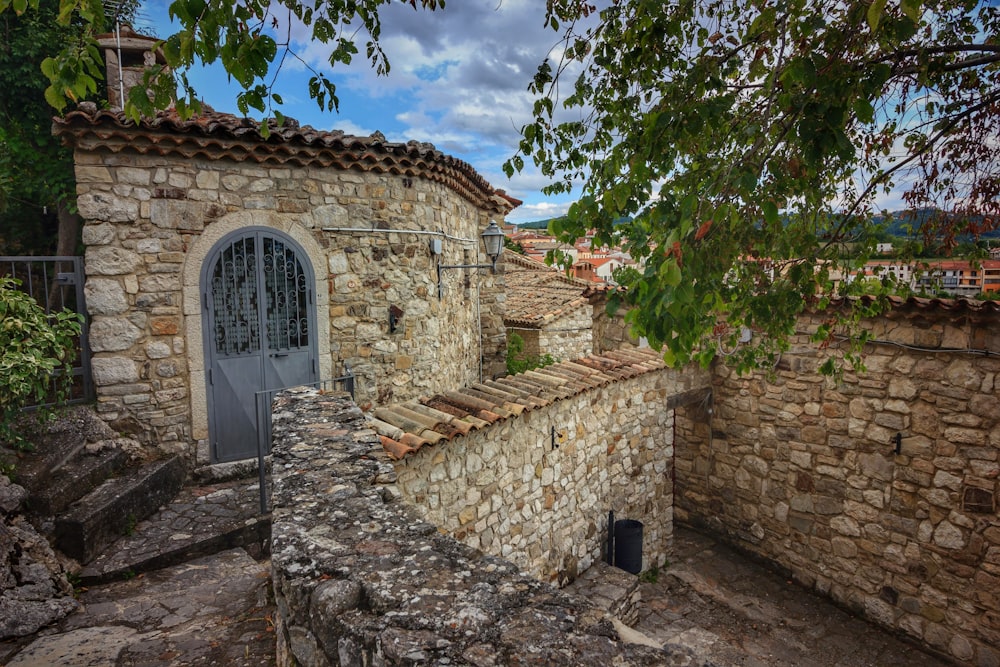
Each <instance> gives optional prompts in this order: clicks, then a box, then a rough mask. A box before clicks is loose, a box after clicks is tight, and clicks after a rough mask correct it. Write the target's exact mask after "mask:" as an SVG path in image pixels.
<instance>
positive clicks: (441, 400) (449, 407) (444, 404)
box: [427, 394, 492, 428]
mask: <svg viewBox="0 0 1000 667" xmlns="http://www.w3.org/2000/svg"><path fill="white" fill-rule="evenodd" d="M427 404H428V405H429V406H430V407H432V408H435V409H437V410H441V411H442V412H451V413H452V414H454V415H455V416H456V417H457V418H459V419H462V420H465V421H467V422H469V423H471V424H474V425H475V426H476V428H486V427H487V426H489V425H490V424H491V423H492V422H491V421H490V420H487V419H481V418H480V417H479V416H478V415H474V414H472V413H471V412H470V411H469V410H468V409H466V408H465V407H463V406H459V405H454V404H453V403H451V402H450V401H448V400H447V399H446V398H445V397H444V396H441V395H440V394H438V395H435V396H434V398H433V399H431V400H430V401H428V402H427ZM476 412H477V413H478V412H479V411H478V410H477V411H476Z"/></svg>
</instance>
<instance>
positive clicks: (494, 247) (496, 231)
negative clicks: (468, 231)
mask: <svg viewBox="0 0 1000 667" xmlns="http://www.w3.org/2000/svg"><path fill="white" fill-rule="evenodd" d="M480 236H481V237H482V239H483V246H484V247H485V248H486V256H487V257H489V258H490V263H489V264H438V267H437V273H438V299H441V298H442V297H443V296H444V283H443V282H442V279H441V273H442V272H443V271H444V270H445V269H489V270H490V271H492V272H493V273H496V270H497V260H498V259H500V254H501V253H502V252H503V239H504V234H503V230H502V229H500V227H499V226H498V225H497V223H496V220H490V224H489V225H487V226H486V229H484V230H483V233H482V234H480Z"/></svg>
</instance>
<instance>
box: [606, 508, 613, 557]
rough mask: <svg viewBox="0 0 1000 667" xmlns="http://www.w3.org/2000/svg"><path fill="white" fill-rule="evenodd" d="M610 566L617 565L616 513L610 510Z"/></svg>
mask: <svg viewBox="0 0 1000 667" xmlns="http://www.w3.org/2000/svg"><path fill="white" fill-rule="evenodd" d="M607 561H608V565H614V564H615V511H614V510H608V558H607Z"/></svg>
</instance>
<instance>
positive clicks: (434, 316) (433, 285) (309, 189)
mask: <svg viewBox="0 0 1000 667" xmlns="http://www.w3.org/2000/svg"><path fill="white" fill-rule="evenodd" d="M100 113H101V112H99V113H98V117H99V118H103V116H101V115H100ZM77 115H79V114H77ZM106 115H108V114H105V116H106ZM87 118H88V119H89V118H90V117H87ZM73 122H79V120H78V119H77V118H74V119H73ZM114 127H115V130H114V131H115V132H124V130H122V129H121V128H119V127H118V126H117V125H115V126H114ZM133 132H135V131H134V130H133ZM79 133H80V134H81V136H78V137H74V141H75V148H76V150H75V160H76V179H77V189H78V206H79V210H80V214H81V215H82V217H83V218H84V220H85V225H84V228H83V241H84V244H85V245H86V271H87V283H86V295H87V301H88V307H89V310H90V314H91V316H92V325H91V337H90V341H91V346H92V349H93V352H94V356H93V373H94V380H95V384H96V386H97V394H98V408H97V409H98V411H99V412H100V413H101V414H102V416H103V417H104V418H106V419H107V420H108V421H109V422H111V423H112V424H114V425H115V426H116V428H118V429H119V430H122V431H127V432H130V433H137V434H139V435H140V436H141V438H142V439H143V441H144V442H145V443H147V444H156V445H158V446H160V447H162V448H165V449H168V450H170V451H171V452H179V453H185V454H188V455H194V453H195V447H194V446H193V444H194V443H199V444H200V445H202V447H200V448H198V450H197V451H198V458H199V459H200V460H206V459H207V458H208V448H207V447H206V446H204V445H205V444H206V438H207V437H208V415H207V399H206V393H207V389H206V368H205V357H206V355H205V351H204V349H203V338H204V332H203V331H202V313H203V305H204V300H203V291H204V286H202V285H201V284H200V281H201V271H202V267H203V264H204V262H205V261H206V258H207V257H208V256H209V254H210V252H211V250H212V248H213V245H214V244H215V243H216V242H217V241H219V240H220V239H222V238H223V237H224V236H225V235H226V234H227V233H230V232H233V231H235V230H239V229H244V228H248V227H262V228H266V229H274V230H277V231H280V232H282V233H284V234H286V235H287V236H288V237H290V238H291V239H292V240H294V241H295V242H296V243H298V244H299V245H300V246H301V247H302V248H303V249H304V251H305V254H306V255H307V259H308V261H309V262H310V263H311V265H312V269H313V271H314V273H315V277H316V286H315V295H316V308H317V318H318V329H319V330H318V331H317V332H316V333H317V339H318V348H319V350H318V351H319V369H318V375H319V377H320V378H321V379H322V378H329V377H333V376H335V375H340V374H342V372H343V371H344V368H345V364H346V365H349V366H350V368H351V369H352V370H353V372H354V373H355V374H356V375H357V376H358V381H357V396H358V400H359V402H361V403H383V402H387V401H390V400H396V401H398V400H405V399H407V398H410V397H413V396H417V395H419V394H421V393H426V392H432V391H435V390H438V389H440V388H444V387H453V386H461V385H462V384H466V383H468V382H472V381H478V380H480V379H481V377H487V378H489V377H493V376H495V375H497V374H499V373H502V372H503V371H504V367H505V366H504V354H505V349H506V342H505V330H504V328H503V323H502V308H503V271H502V261H501V264H500V270H499V271H498V272H497V273H496V274H494V273H491V272H490V271H489V270H476V269H461V270H459V269H455V270H447V271H445V272H444V274H443V275H444V279H443V283H444V290H443V298H440V299H439V297H438V290H437V272H436V269H435V267H436V264H437V263H438V262H440V263H443V264H466V263H482V262H485V261H487V260H486V259H485V258H484V257H483V256H482V250H481V247H482V245H481V241H480V239H479V234H480V233H481V231H482V230H483V229H484V228H485V227H486V225H487V223H488V221H489V219H490V218H491V217H499V216H497V214H496V212H495V211H490V210H487V209H486V208H482V207H480V206H479V205H477V204H475V203H473V202H472V201H471V200H470V199H468V198H466V197H464V196H462V195H461V194H460V193H459V192H458V191H456V189H454V188H452V187H449V186H448V185H446V184H445V183H442V182H439V180H440V179H439V180H432V179H430V178H422V177H421V176H420V175H419V174H418V175H417V176H415V177H411V176H403V175H398V174H394V173H384V172H380V173H375V172H365V171H359V170H354V169H350V168H338V167H336V166H333V167H323V166H319V165H308V166H306V165H297V164H295V163H294V162H288V163H287V164H284V165H266V164H258V163H257V162H256V161H239V160H237V159H235V157H236V156H240V155H243V154H245V153H249V152H251V151H252V150H257V149H258V148H259V146H257V145H253V144H252V143H251V144H246V145H245V146H244V145H238V142H233V141H231V140H230V141H229V144H227V145H226V150H225V151H221V150H218V151H216V152H219V153H220V154H219V156H217V157H212V156H210V155H209V154H210V153H212V152H213V150H214V148H213V147H210V148H208V149H204V148H200V149H197V155H196V156H189V155H187V154H174V153H171V152H169V151H163V150H160V149H158V150H160V153H163V154H160V153H154V152H152V151H147V152H144V153H138V152H132V146H133V144H134V145H136V146H138V147H139V148H142V150H146V148H144V147H145V144H144V143H143V141H144V140H145V137H142V138H139V139H134V140H133V142H132V143H130V142H129V141H128V140H127V138H117V137H114V136H112V137H110V138H108V137H97V136H95V135H93V134H91V133H90V130H89V126H88V128H85V129H84V130H80V131H79ZM139 134H141V132H139ZM154 139H155V140H156V141H157V142H160V143H159V144H157V145H163V144H166V143H169V141H177V142H178V143H180V142H182V141H187V140H188V139H185V138H184V136H181V137H180V138H178V139H174V138H173V136H172V135H167V136H166V138H165V137H164V136H163V135H162V134H161V135H159V136H157V137H154ZM209 143H210V144H211V142H209ZM230 144H232V145H230ZM212 146H214V144H212ZM137 150H138V148H137ZM192 150H195V149H192ZM241 150H242V151H243V152H240V151H241ZM303 159H305V158H303ZM428 168H429V167H428ZM463 169H466V170H469V171H471V170H470V168H468V166H467V165H465V166H464V167H463ZM417 171H419V170H417ZM431 239H437V240H438V241H440V242H441V246H442V254H441V255H439V256H435V255H433V254H432V253H431V250H430V240H431ZM390 311H393V312H394V314H395V322H394V325H393V326H392V327H390Z"/></svg>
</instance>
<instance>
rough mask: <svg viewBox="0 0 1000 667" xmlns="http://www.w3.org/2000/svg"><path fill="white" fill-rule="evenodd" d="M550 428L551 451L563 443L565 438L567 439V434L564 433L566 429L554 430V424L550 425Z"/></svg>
mask: <svg viewBox="0 0 1000 667" xmlns="http://www.w3.org/2000/svg"><path fill="white" fill-rule="evenodd" d="M551 429H552V430H551V436H552V451H555V450H557V449H559V445H561V444H563V443H565V442H566V440H568V439H569V436H568V435H567V434H566V429H562V430H556V427H555V426H553V427H551Z"/></svg>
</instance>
